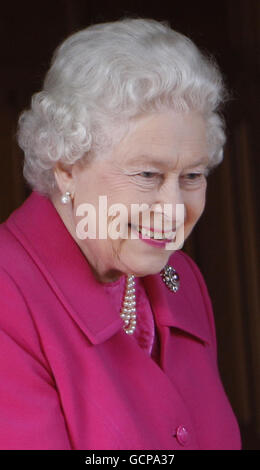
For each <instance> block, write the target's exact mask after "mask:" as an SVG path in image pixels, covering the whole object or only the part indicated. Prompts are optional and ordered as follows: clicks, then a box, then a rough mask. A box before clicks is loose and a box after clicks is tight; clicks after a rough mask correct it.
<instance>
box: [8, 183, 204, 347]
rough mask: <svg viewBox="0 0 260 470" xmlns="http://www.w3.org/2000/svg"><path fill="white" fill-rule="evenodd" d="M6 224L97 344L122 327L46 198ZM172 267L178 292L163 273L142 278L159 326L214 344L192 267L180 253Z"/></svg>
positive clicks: (34, 199) (35, 199)
mask: <svg viewBox="0 0 260 470" xmlns="http://www.w3.org/2000/svg"><path fill="white" fill-rule="evenodd" d="M6 225H7V227H8V229H9V230H10V231H11V232H12V233H13V235H14V236H15V237H16V238H17V239H18V240H19V242H20V243H21V244H22V245H23V247H24V249H25V250H26V251H27V252H28V254H29V255H30V256H31V258H33V260H34V262H35V263H36V264H37V265H38V267H39V269H40V270H41V271H42V273H43V275H44V276H45V278H46V280H47V282H49V284H50V286H51V287H52V289H53V291H54V292H55V293H56V295H57V296H58V297H59V299H60V301H61V302H62V303H63V305H64V307H65V308H66V309H67V311H68V312H69V314H70V315H71V317H72V318H73V319H74V320H75V321H76V322H77V324H78V325H79V326H80V327H81V329H82V330H83V331H84V332H85V334H86V335H87V337H88V338H89V340H90V341H91V342H92V343H93V344H99V343H102V342H103V341H105V340H107V339H108V338H110V337H111V336H112V335H113V334H115V333H116V332H118V331H119V330H120V329H121V328H122V320H121V318H120V317H119V312H115V310H114V308H113V305H112V304H111V303H110V296H107V294H106V291H105V289H103V285H102V284H100V283H99V282H98V281H97V280H96V279H95V277H94V276H93V273H92V270H91V269H90V266H89V264H88V262H86V258H85V256H84V255H83V253H82V252H81V250H80V248H79V246H78V245H77V243H76V242H75V240H74V239H73V237H72V236H71V235H70V233H69V232H68V230H67V228H66V226H65V224H64V223H63V221H62V219H61V217H60V216H59V214H58V212H57V211H56V209H55V207H54V206H53V204H52V202H51V201H50V200H49V199H48V198H47V197H45V196H43V195H41V194H39V193H38V192H36V191H33V192H32V193H31V195H30V196H29V197H28V198H27V199H26V200H25V202H24V203H23V204H22V206H20V207H19V208H18V209H16V210H15V211H14V212H13V213H12V214H11V215H10V217H9V218H8V220H7V221H6ZM169 262H170V264H172V265H174V267H175V269H176V270H177V272H178V273H179V275H180V278H181V287H180V289H179V291H178V292H177V293H175V294H174V293H172V292H170V291H169V290H168V289H167V287H166V286H165V285H164V283H163V282H162V280H161V277H160V275H159V274H156V275H149V276H146V277H144V278H142V281H143V283H144V287H145V289H146V292H147V294H148V297H149V299H150V302H151V306H152V309H153V311H154V313H155V315H156V318H157V322H158V323H159V324H161V325H164V326H169V327H175V328H178V329H180V330H184V331H185V332H187V333H189V334H191V335H193V336H195V337H197V338H198V339H200V340H202V341H206V342H209V341H210V331H209V324H208V320H207V315H206V313H205V307H204V306H203V301H202V297H201V296H197V301H195V302H194V298H193V297H192V301H191V300H190V295H189V292H190V289H189V287H192V286H191V285H190V283H191V275H190V274H191V273H190V272H189V270H188V269H187V266H186V265H187V262H186V261H184V258H183V256H182V254H181V253H178V252H176V253H174V254H173V255H172V256H171V258H170V260H169ZM193 282H194V281H193ZM195 290H198V286H196V289H195ZM195 297H196V296H195Z"/></svg>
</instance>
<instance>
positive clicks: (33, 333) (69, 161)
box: [0, 19, 240, 449]
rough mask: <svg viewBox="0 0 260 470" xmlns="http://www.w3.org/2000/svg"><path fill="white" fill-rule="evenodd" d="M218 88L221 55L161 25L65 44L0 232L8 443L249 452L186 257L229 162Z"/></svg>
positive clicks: (2, 438)
mask: <svg viewBox="0 0 260 470" xmlns="http://www.w3.org/2000/svg"><path fill="white" fill-rule="evenodd" d="M224 95H225V94H224V87H223V84H222V79H221V75H220V72H219V71H218V68H217V66H216V65H215V64H214V62H213V60H212V59H208V58H207V57H205V56H204V55H203V54H202V53H200V52H199V50H198V49H197V47H196V46H195V45H194V44H193V43H192V42H191V41H190V40H189V39H187V38H186V37H185V36H183V35H182V34H179V33H177V32H175V31H173V30H172V29H171V28H170V27H169V26H168V25H166V24H162V23H159V22H156V21H154V20H143V19H124V20H121V21H117V22H113V23H106V24H98V25H93V26H90V27H88V28H86V29H84V30H82V31H79V32H77V33H76V34H73V35H72V36H70V37H69V38H68V39H67V40H66V41H65V42H64V43H63V44H62V45H61V46H60V47H59V48H58V49H57V51H56V53H55V55H54V58H53V61H52V65H51V67H50V70H49V71H48V73H47V76H46V79H45V82H44V86H43V90H42V91H41V92H39V93H37V94H35V95H34V96H33V99H32V104H31V109H30V110H28V111H26V112H24V113H23V114H22V116H21V118H20V122H19V143H20V145H21V147H22V148H23V150H24V152H25V162H24V176H25V179H26V181H27V182H28V183H29V185H30V187H31V188H32V193H31V195H30V196H29V197H28V198H27V199H26V201H25V202H24V203H23V204H22V205H21V207H19V208H18V209H17V210H16V211H14V212H13V213H12V214H11V215H10V217H9V218H8V220H7V221H5V222H4V223H3V224H2V225H1V227H0V240H1V249H0V266H1V268H0V269H1V270H0V277H1V296H0V311H1V320H0V326H1V341H0V351H1V366H0V367H1V370H0V375H1V388H0V415H1V423H2V424H1V428H0V447H1V448H2V449H239V448H240V434H239V430H238V426H237V422H236V419H235V417H234V414H233V411H232V409H231V406H230V404H229V402H228V399H227V397H226V394H225V392H224V389H223V386H222V383H221V379H220V377H219V372H218V366H217V353H216V338H215V328H214V320H213V313H212V307H211V302H210V299H209V296H208V293H207V288H206V286H205V283H204V280H203V278H202V275H201V273H200V271H199V269H198V268H197V266H196V265H195V264H194V262H193V261H192V260H191V259H190V258H189V257H188V256H187V255H186V254H185V253H183V252H182V251H181V250H180V248H181V247H182V242H183V240H184V239H186V238H187V237H188V236H189V234H190V233H191V231H192V229H193V228H194V226H195V224H196V222H197V221H198V219H199V218H200V216H201V214H202V212H203V209H204V205H205V194H206V177H207V175H208V172H209V171H210V169H211V168H213V167H214V166H216V165H217V164H218V163H220V161H221V159H222V148H223V144H224V140H225V137H224V131H223V122H222V120H221V118H220V116H219V115H218V113H217V110H218V108H219V105H220V104H221V102H222V101H223V98H224ZM101 203H102V204H101ZM122 207H123V208H124V209H125V210H121V208H122ZM140 207H142V210H140ZM178 207H180V208H182V209H183V210H182V211H179V214H180V217H178V210H177V209H178ZM118 208H119V209H120V210H118ZM169 208H170V210H169ZM91 209H92V210H91ZM110 209H111V210H110ZM119 216H120V217H119ZM158 216H160V217H161V220H162V224H161V223H160V217H158ZM118 217H119V218H118ZM119 219H120V220H119ZM118 222H120V223H119V228H120V230H119V231H118V230H117V229H118ZM113 223H114V225H113ZM100 229H102V230H100ZM161 229H162V230H161ZM100 233H101V234H100ZM182 239H183V240H182Z"/></svg>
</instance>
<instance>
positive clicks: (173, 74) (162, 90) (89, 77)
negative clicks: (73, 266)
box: [18, 18, 226, 196]
mask: <svg viewBox="0 0 260 470" xmlns="http://www.w3.org/2000/svg"><path fill="white" fill-rule="evenodd" d="M225 98H226V90H225V86H224V84H223V79H222V76H221V73H220V71H219V68H218V66H217V65H216V63H215V60H214V59H213V58H212V57H211V56H208V55H205V54H204V53H202V52H200V51H199V50H198V48H197V47H196V46H195V44H194V43H193V42H192V41H191V40H190V39H188V38H187V37H186V36H184V35H183V34H180V33H178V32H176V31H174V30H173V29H171V28H170V26H169V25H168V24H167V23H165V22H158V21H155V20H152V19H130V18H125V19H122V20H119V21H115V22H110V23H102V24H97V25H92V26H89V27H87V28H86V29H83V30H81V31H79V32H76V33H75V34H72V35H71V36H70V37H69V38H68V39H66V40H65V41H64V42H63V43H62V44H61V45H60V46H59V47H58V48H57V49H56V51H55V53H54V56H53V59H52V63H51V67H50V69H49V71H48V73H47V75H46V78H45V81H44V84H43V89H42V91H40V92H39V93H36V94H34V95H33V97H32V101H31V108H30V109H29V110H26V111H24V112H23V113H22V115H21V116H20V119H19V126H18V142H19V145H20V147H21V148H22V149H23V150H24V155H25V158H24V170H23V174H24V177H25V180H26V181H27V183H28V184H29V186H30V187H31V188H32V189H34V190H37V191H38V192H40V193H42V194H45V195H47V196H50V195H51V194H52V193H53V191H55V189H57V183H56V180H55V176H54V172H53V169H54V167H55V165H56V164H57V162H58V161H60V162H61V163H62V164H64V165H73V164H74V163H75V162H79V161H80V160H82V162H83V161H85V159H88V158H91V157H92V156H96V157H97V156H98V155H102V154H103V153H104V149H105V148H107V147H108V146H110V145H113V143H114V142H115V141H116V139H118V135H119V133H118V132H116V129H118V124H120V125H121V127H122V123H123V125H124V126H125V128H126V127H127V126H128V125H129V122H130V121H131V120H132V119H134V118H136V117H139V116H140V115H143V114H148V113H154V112H158V111H162V110H165V109H173V110H175V111H177V112H186V111H197V112H200V113H202V114H203V116H204V117H205V119H206V123H207V131H208V143H209V148H210V152H209V153H210V161H211V165H212V166H216V165H217V164H218V163H220V162H221V160H222V158H223V145H224V143H225V132H224V119H223V117H222V115H221V114H220V106H221V104H222V103H223V102H224V101H225ZM119 127H120V126H119ZM120 135H121V134H120ZM100 150H102V152H101V151H100Z"/></svg>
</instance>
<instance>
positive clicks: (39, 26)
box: [0, 0, 260, 449]
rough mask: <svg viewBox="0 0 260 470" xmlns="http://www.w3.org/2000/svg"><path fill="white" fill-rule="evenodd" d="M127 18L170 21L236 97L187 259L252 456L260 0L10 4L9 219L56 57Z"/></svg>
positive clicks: (258, 438)
mask: <svg viewBox="0 0 260 470" xmlns="http://www.w3.org/2000/svg"><path fill="white" fill-rule="evenodd" d="M127 15H131V16H143V17H149V18H155V19H158V20H167V21H169V22H170V24H171V25H172V27H173V28H175V29H177V30H179V31H180V32H182V33H184V34H186V35H188V36H190V37H191V38H192V39H193V40H194V41H195V43H196V44H197V45H198V46H199V47H201V48H202V49H204V50H207V51H209V52H211V53H212V54H213V55H215V57H216V58H217V61H218V63H219V65H220V67H221V69H222V71H223V72H224V76H225V79H226V83H227V85H228V87H229V89H230V90H231V91H232V100H231V101H230V102H229V103H228V105H227V108H226V112H225V116H226V119H227V122H228V144H227V146H226V151H225V160H224V162H223V164H222V165H221V166H220V167H218V168H217V170H216V171H215V172H214V173H213V174H212V175H211V176H210V177H209V187H208V199H207V207H206V210H205V213H204V215H203V216H202V218H201V221H200V222H199V224H198V226H197V227H196V228H195V230H194V232H193V234H192V235H191V237H190V239H189V240H188V241H187V243H186V245H185V250H186V251H187V252H188V253H189V254H190V255H191V256H192V257H193V258H194V260H195V261H196V262H197V264H198V265H199V267H200V269H201V270H202V272H203V274H204V276H205V278H206V281H207V284H208V288H209V291H210V294H211V297H212V302H213V307H214V312H215V320H216V328H217V335H218V350H219V366H220V371H221V376H222V379H223V382H224V385H225V388H226V391H227V394H228V396H229V398H230V401H231V403H232V406H233V408H234V411H235V413H236V415H237V417H238V420H239V423H240V427H241V431H242V437H243V444H244V448H245V449H259V448H260V444H259V443H260V400H259V397H260V318H259V317H260V315H259V313H260V309H259V303H260V302H259V301H260V299H259V262H258V260H259V246H258V245H257V234H258V233H259V217H257V215H258V214H259V201H260V199H259V176H260V174H259V158H258V155H259V139H258V132H259V131H258V126H259V124H258V123H259V117H258V108H259V93H258V87H257V78H258V77H259V43H260V32H259V31H260V29H259V17H260V2H259V0H250V1H248V0H236V2H234V1H233V0H226V1H224V0H218V1H216V2H214V1H213V2H209V1H203V0H197V1H196V2H195V1H190V2H187V1H183V2H179V1H175V0H172V1H171V2H155V1H152V0H143V1H142V2H141V3H140V2H138V1H135V0H132V1H130V0H129V1H126V0H121V1H112V2H106V1H105V0H102V1H92V0H91V1H90V0H78V1H77V0H56V1H55V2H51V1H44V2H41V1H39V2H33V1H26V0H25V1H23V2H15V1H13V0H9V2H5V3H3V4H2V5H1V16H0V44H1V48H0V64H1V73H0V84H1V86H0V179H1V200H0V220H1V221H3V220H5V219H6V218H7V216H8V215H9V214H10V213H11V212H12V210H13V209H15V208H16V207H18V206H19V205H20V204H21V203H22V202H23V200H24V199H25V198H26V197H27V196H28V195H29V193H30V190H29V188H28V187H27V186H26V185H25V183H24V181H23V178H22V158H23V156H22V152H21V151H20V150H19V148H18V146H17V144H16V141H15V132H16V123H17V118H18V115H19V113H20V112H21V110H22V109H24V108H25V107H28V106H29V103H30V97H31V95H32V93H34V92H35V91H38V90H39V89H40V88H41V84H42V80H43V76H44V74H45V72H46V71H47V69H48V66H49V62H50V58H51V55H52V52H53V50H54V48H55V47H56V46H57V45H58V44H59V43H60V42H61V41H62V40H63V39H64V38H65V37H66V36H67V35H69V34H70V33H72V32H74V31H76V30H78V29H80V28H82V27H84V26H87V25H89V24H90V23H95V22H102V21H109V20H115V19H118V18H120V17H122V16H127ZM257 59H258V61H257ZM258 83H259V81H258Z"/></svg>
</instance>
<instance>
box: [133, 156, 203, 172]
mask: <svg viewBox="0 0 260 470" xmlns="http://www.w3.org/2000/svg"><path fill="white" fill-rule="evenodd" d="M143 163H146V164H148V165H153V166H155V167H157V168H163V169H165V168H168V169H171V168H172V166H173V165H172V161H170V160H166V161H163V162H162V161H161V159H160V158H156V157H150V156H148V155H140V156H139V157H135V158H132V159H131V160H129V161H128V164H129V165H131V166H132V165H136V164H143ZM208 164H209V158H208V157H202V158H200V159H199V160H197V161H196V162H193V163H191V164H189V165H186V166H185V169H186V168H190V167H197V166H199V165H208Z"/></svg>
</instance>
